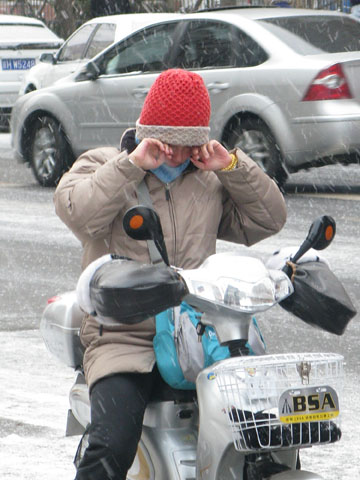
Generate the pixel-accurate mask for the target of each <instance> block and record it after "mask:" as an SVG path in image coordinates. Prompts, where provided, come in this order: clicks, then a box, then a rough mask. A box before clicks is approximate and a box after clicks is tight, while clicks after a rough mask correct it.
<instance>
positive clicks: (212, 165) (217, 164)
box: [190, 140, 231, 171]
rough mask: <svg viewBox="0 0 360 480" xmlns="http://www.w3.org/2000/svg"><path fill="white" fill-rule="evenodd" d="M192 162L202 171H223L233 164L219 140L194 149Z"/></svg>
mask: <svg viewBox="0 0 360 480" xmlns="http://www.w3.org/2000/svg"><path fill="white" fill-rule="evenodd" d="M190 160H191V161H192V163H193V164H194V165H195V167H197V168H198V169H200V170H213V171H216V170H221V169H222V168H226V167H228V166H229V165H230V163H231V157H230V154H229V152H228V151H227V150H226V148H225V147H223V146H222V145H221V143H219V142H218V141H217V140H210V142H209V143H205V144H204V145H201V147H192V149H191V155H190Z"/></svg>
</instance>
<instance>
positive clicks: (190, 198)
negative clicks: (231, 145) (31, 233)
mask: <svg viewBox="0 0 360 480" xmlns="http://www.w3.org/2000/svg"><path fill="white" fill-rule="evenodd" d="M236 154H237V157H238V159H239V163H238V168H236V169H235V170H232V171H229V172H221V171H217V172H205V171H200V170H197V169H195V170H190V171H185V173H184V174H182V175H181V176H180V177H178V178H177V179H176V180H175V181H173V182H172V183H170V184H168V185H164V184H163V183H162V182H160V180H158V178H157V177H156V176H155V175H153V174H152V173H150V172H145V171H143V170H142V169H140V168H138V167H136V166H135V165H133V164H132V163H131V162H130V161H129V160H128V158H127V153H126V152H123V153H121V152H120V151H119V150H118V149H116V148H113V147H104V148H99V149H96V150H91V151H89V152H86V153H84V154H83V155H81V156H80V157H79V159H78V160H77V161H76V162H75V163H74V165H73V167H72V168H71V170H70V171H69V172H68V173H66V174H65V175H64V176H63V178H62V179H61V181H60V183H59V185H58V187H57V189H56V192H55V197H54V201H55V208H56V212H57V214H58V215H59V217H60V218H61V219H62V221H63V222H64V223H65V224H66V225H67V226H68V227H69V228H70V229H71V230H72V231H73V233H74V234H75V235H76V236H77V238H79V240H80V241H81V242H82V245H83V249H84V253H83V265H82V266H83V268H85V267H86V266H87V265H88V264H89V263H90V262H91V261H93V260H95V259H96V258H98V257H100V256H101V255H104V254H106V253H116V254H120V255H126V256H128V257H131V258H133V259H136V260H141V261H144V262H148V263H149V262H150V258H149V253H148V249H147V243H146V242H141V241H134V240H132V239H130V238H129V237H127V235H126V234H125V232H124V230H123V227H122V219H123V216H124V213H125V212H126V211H127V209H128V208H130V207H131V206H134V205H137V204H138V200H137V193H136V192H137V186H138V185H139V183H140V182H141V181H142V180H143V178H144V177H145V181H146V184H147V186H148V189H149V192H150V196H151V199H152V202H153V206H154V208H155V210H156V211H157V212H158V214H159V215H160V218H161V223H162V227H163V232H164V236H165V243H166V246H167V249H168V254H169V260H170V263H171V264H172V265H176V266H178V267H183V268H195V267H197V266H199V265H200V264H201V263H202V262H203V261H204V260H205V259H206V258H207V257H208V256H209V255H211V254H213V253H215V250H216V240H217V239H218V238H219V239H222V240H228V241H230V242H236V243H242V244H245V245H248V246H249V245H252V244H254V243H256V242H258V241H260V240H262V239H264V238H266V237H268V236H270V235H273V234H275V233H277V232H278V231H279V230H280V229H281V228H282V226H283V225H284V223H285V220H286V208H285V202H284V199H283V196H282V194H281V193H280V191H279V189H278V187H277V186H276V184H275V183H274V182H273V180H271V179H270V178H269V177H268V176H267V175H266V174H265V173H264V172H263V171H262V170H261V169H260V168H259V167H258V166H257V165H256V164H255V163H254V162H253V161H252V160H251V159H250V158H249V157H247V156H246V155H245V154H244V153H243V152H241V151H240V150H237V152H236ZM154 334H155V326H154V320H153V319H150V320H146V321H144V322H142V323H138V324H136V325H131V326H126V325H120V324H119V326H116V327H111V328H110V327H104V328H103V330H102V331H101V329H100V328H99V324H98V323H97V322H96V321H95V320H94V319H93V318H92V317H90V316H88V317H86V318H85V319H84V322H83V325H82V329H81V340H82V342H83V344H84V345H85V347H86V352H85V357H84V369H85V375H86V379H87V382H88V384H89V385H93V384H94V382H96V381H97V380H98V379H100V378H102V377H104V376H107V375H111V374H113V373H117V372H149V371H151V370H152V368H153V366H154V362H155V357H154V352H153V348H152V340H153V337H154Z"/></svg>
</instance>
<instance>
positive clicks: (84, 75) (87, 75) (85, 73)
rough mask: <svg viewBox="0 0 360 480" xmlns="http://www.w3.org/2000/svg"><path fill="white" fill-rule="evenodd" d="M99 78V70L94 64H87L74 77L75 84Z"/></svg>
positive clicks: (91, 62)
mask: <svg viewBox="0 0 360 480" xmlns="http://www.w3.org/2000/svg"><path fill="white" fill-rule="evenodd" d="M99 76H100V69H99V67H98V66H97V65H96V63H95V62H93V61H91V60H90V62H88V63H87V64H86V65H85V66H84V67H83V68H82V69H81V70H80V72H79V74H78V75H77V76H76V78H75V81H76V82H84V81H85V80H96V79H97V78H99Z"/></svg>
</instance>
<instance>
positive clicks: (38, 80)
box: [19, 14, 144, 95]
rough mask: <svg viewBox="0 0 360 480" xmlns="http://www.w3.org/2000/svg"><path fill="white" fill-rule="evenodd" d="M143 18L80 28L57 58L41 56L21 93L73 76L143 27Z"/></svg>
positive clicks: (113, 18) (100, 20)
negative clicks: (95, 58)
mask: <svg viewBox="0 0 360 480" xmlns="http://www.w3.org/2000/svg"><path fill="white" fill-rule="evenodd" d="M143 18H144V17H143V16H142V15H139V14H137V15H109V16H105V17H97V18H92V19H91V20H89V21H88V22H86V23H84V24H83V25H82V26H81V27H79V28H78V29H77V30H76V31H75V32H74V33H73V34H72V35H71V36H70V37H69V38H68V39H67V40H66V41H65V42H64V44H63V45H62V47H61V48H60V49H59V50H58V52H56V54H55V55H53V54H44V55H42V56H41V57H40V63H39V64H37V65H36V66H34V67H33V68H31V69H30V70H29V72H28V73H27V74H26V75H25V76H24V79H23V81H22V84H21V87H20V92H19V94H20V95H23V94H25V93H29V92H32V91H33V90H38V89H40V88H44V87H48V86H49V85H52V84H53V83H55V82H56V81H57V80H59V79H60V78H63V77H66V76H67V75H70V74H72V73H73V72H75V71H76V70H78V69H79V68H80V67H81V66H82V65H83V64H84V63H86V62H87V61H88V60H90V59H91V58H93V57H95V55H97V54H98V53H100V52H101V51H102V50H104V49H105V48H106V47H108V46H109V45H111V44H112V43H114V42H117V41H118V40H121V39H122V38H124V37H125V36H127V35H129V34H130V33H132V31H133V30H135V29H137V28H138V26H139V25H140V26H142V22H143Z"/></svg>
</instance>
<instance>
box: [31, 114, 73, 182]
mask: <svg viewBox="0 0 360 480" xmlns="http://www.w3.org/2000/svg"><path fill="white" fill-rule="evenodd" d="M29 154H30V165H31V168H32V170H33V172H34V175H35V177H36V179H37V181H38V182H39V183H40V185H42V186H43V187H53V186H55V185H56V184H57V182H58V181H59V179H60V177H61V176H62V174H63V173H64V171H65V168H66V165H67V163H66V161H67V159H68V144H67V142H66V139H65V136H64V133H63V131H62V129H61V125H60V124H59V122H57V121H56V120H55V119H54V118H51V117H48V116H43V117H39V118H37V119H36V121H35V123H34V125H33V128H32V134H31V139H30V145H29Z"/></svg>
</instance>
